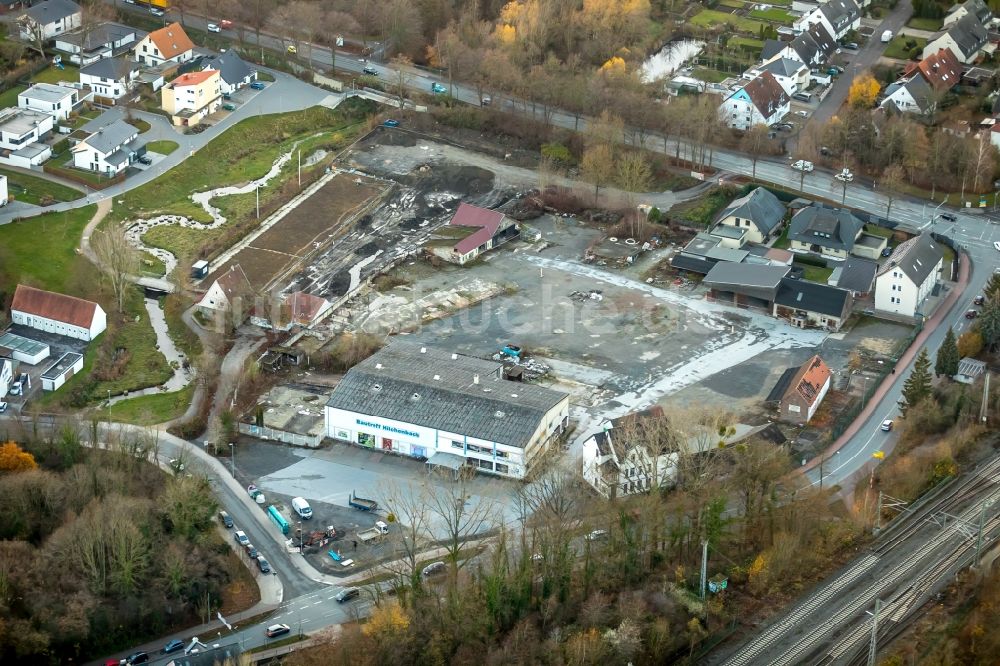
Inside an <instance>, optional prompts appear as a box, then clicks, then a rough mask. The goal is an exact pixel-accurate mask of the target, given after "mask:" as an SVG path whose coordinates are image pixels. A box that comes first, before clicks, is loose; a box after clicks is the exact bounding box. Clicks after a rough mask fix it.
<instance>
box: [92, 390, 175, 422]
mask: <svg viewBox="0 0 1000 666" xmlns="http://www.w3.org/2000/svg"><path fill="white" fill-rule="evenodd" d="M193 396H194V387H193V386H188V387H186V388H183V389H181V390H180V391H173V392H172V393H157V394H154V395H144V396H140V397H138V398H132V399H131V400H123V401H121V402H118V403H115V404H114V405H112V406H111V420H112V421H120V422H123V423H134V424H135V425H142V426H147V425H156V424H158V423H164V422H166V421H171V420H173V419H175V418H177V417H179V416H182V415H183V414H184V412H185V411H186V410H187V408H188V405H190V404H191V398H192V397H193Z"/></svg>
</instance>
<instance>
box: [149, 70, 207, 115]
mask: <svg viewBox="0 0 1000 666" xmlns="http://www.w3.org/2000/svg"><path fill="white" fill-rule="evenodd" d="M160 95H161V99H162V104H161V106H162V108H163V110H164V111H166V112H167V113H168V114H170V120H171V122H172V123H173V124H174V125H197V124H198V123H200V122H201V120H202V118H204V117H205V116H207V115H209V114H211V113H214V112H216V111H218V110H219V107H220V106H221V105H222V93H221V92H220V90H219V72H218V70H215V69H206V70H202V71H200V72H188V73H187V74H181V75H180V76H178V77H177V78H176V79H174V80H173V81H171V82H170V83H168V84H167V85H165V86H163V88H162V89H161V90H160Z"/></svg>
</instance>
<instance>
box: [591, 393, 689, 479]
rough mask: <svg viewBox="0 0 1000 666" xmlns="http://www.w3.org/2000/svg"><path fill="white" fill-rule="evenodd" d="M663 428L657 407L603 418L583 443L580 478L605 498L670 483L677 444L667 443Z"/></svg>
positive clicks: (664, 423) (659, 409) (662, 421)
mask: <svg viewBox="0 0 1000 666" xmlns="http://www.w3.org/2000/svg"><path fill="white" fill-rule="evenodd" d="M666 428H667V426H666V418H665V417H664V415H663V408H662V407H658V406H657V407H652V408H650V409H647V410H643V411H641V412H634V413H632V414H628V415H626V416H622V417H621V418H617V419H611V420H608V421H605V422H604V423H602V424H601V429H600V431H598V432H595V433H594V434H592V435H591V436H590V437H588V438H587V439H586V440H585V441H584V442H583V478H584V480H586V481H587V483H589V484H590V485H591V486H592V487H593V488H594V490H596V491H597V492H598V493H600V494H601V495H603V496H604V497H608V498H614V497H624V496H626V495H634V494H637V493H643V492H647V491H649V490H654V489H656V488H661V487H663V486H666V485H669V484H672V483H673V481H674V479H675V478H676V476H677V447H674V446H670V445H669V444H668V443H667V441H668V439H669V436H668V433H667V430H666ZM661 442H662V444H661Z"/></svg>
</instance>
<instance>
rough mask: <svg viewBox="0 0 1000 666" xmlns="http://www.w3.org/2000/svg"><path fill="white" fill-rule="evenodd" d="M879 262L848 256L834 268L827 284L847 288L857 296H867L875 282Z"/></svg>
mask: <svg viewBox="0 0 1000 666" xmlns="http://www.w3.org/2000/svg"><path fill="white" fill-rule="evenodd" d="M877 272H878V262H875V261H872V260H871V259H862V258H860V257H848V258H847V260H846V261H844V263H843V264H841V265H840V266H837V267H836V268H834V269H833V273H832V274H831V275H830V278H829V279H828V280H827V282H826V283H827V284H829V285H831V286H834V287H840V288H841V289H846V290H847V291H849V292H851V295H853V296H854V297H855V298H867V297H868V296H869V294H871V292H872V287H873V286H874V284H875V274H876V273H877Z"/></svg>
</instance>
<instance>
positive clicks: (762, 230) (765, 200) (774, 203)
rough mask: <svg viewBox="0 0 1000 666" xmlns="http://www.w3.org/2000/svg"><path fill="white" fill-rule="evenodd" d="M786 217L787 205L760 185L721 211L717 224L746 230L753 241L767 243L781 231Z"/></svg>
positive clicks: (748, 237)
mask: <svg viewBox="0 0 1000 666" xmlns="http://www.w3.org/2000/svg"><path fill="white" fill-rule="evenodd" d="M784 219H785V205H784V204H783V203H781V201H780V200H779V199H778V197H776V196H774V194H772V193H771V192H770V190H765V189H764V188H763V187H758V188H756V189H754V190H752V191H751V192H750V193H748V194H747V195H746V196H742V197H740V198H739V199H734V200H733V201H732V202H731V203H730V204H729V205H728V206H726V207H725V208H724V209H723V210H722V212H721V213H719V216H718V218H716V222H715V224H716V225H717V226H720V225H721V226H728V227H734V228H736V229H743V230H745V231H746V240H747V241H749V242H751V243H767V242H769V241H770V240H771V239H772V238H774V237H775V236H777V235H779V234H780V233H781V226H782V224H781V223H782V221H783V220H784ZM713 233H714V232H713Z"/></svg>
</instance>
